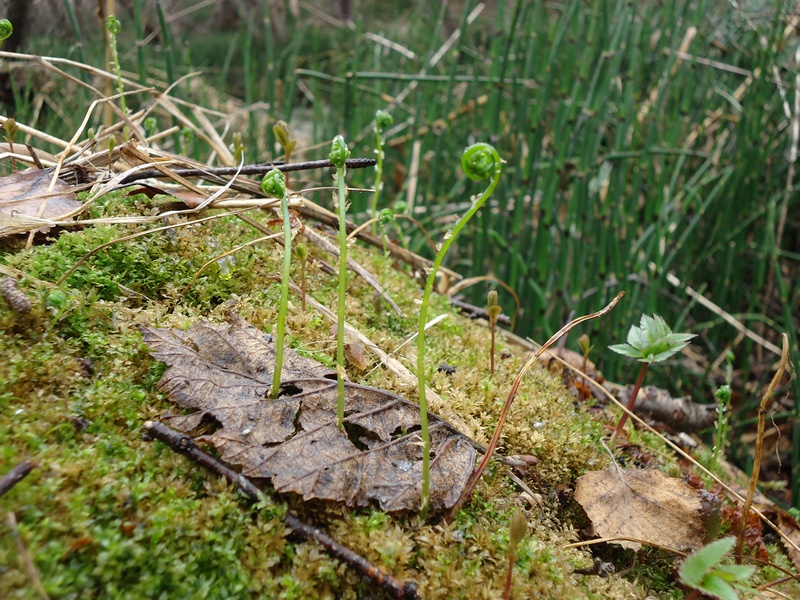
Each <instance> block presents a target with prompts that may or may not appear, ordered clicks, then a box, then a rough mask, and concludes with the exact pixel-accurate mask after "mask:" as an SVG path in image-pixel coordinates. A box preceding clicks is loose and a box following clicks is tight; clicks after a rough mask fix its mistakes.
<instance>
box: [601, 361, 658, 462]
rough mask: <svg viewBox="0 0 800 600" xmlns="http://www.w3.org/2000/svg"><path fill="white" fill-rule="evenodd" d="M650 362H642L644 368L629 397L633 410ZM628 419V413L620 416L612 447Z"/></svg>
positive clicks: (629, 403) (612, 437)
mask: <svg viewBox="0 0 800 600" xmlns="http://www.w3.org/2000/svg"><path fill="white" fill-rule="evenodd" d="M649 364H650V363H642V368H641V369H639V377H638V378H637V379H636V385H634V386H633V391H632V392H631V397H630V398H629V399H628V407H627V408H628V410H629V411H631V412H633V407H634V406H635V405H636V397H637V396H638V395H639V390H640V389H641V388H642V382H644V376H645V375H646V374H647V367H648V366H649ZM627 421H628V413H626V412H625V413H622V415H621V416H620V418H619V422H618V423H617V428H616V429H615V430H614V434H613V435H612V436H611V447H612V448H613V447H614V444H616V442H617V437H618V436H619V434H620V432H621V431H622V428H623V427H625V423H626V422H627Z"/></svg>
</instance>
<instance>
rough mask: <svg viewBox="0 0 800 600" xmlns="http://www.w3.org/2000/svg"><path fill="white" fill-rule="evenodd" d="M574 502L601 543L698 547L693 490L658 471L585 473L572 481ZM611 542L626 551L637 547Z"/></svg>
mask: <svg viewBox="0 0 800 600" xmlns="http://www.w3.org/2000/svg"><path fill="white" fill-rule="evenodd" d="M575 500H577V501H578V502H579V503H580V505H581V506H583V509H584V510H585V511H586V514H587V515H589V519H591V521H592V525H593V526H594V529H595V531H596V532H597V534H598V535H600V536H602V537H604V538H633V539H637V540H642V541H646V542H650V543H652V544H654V545H657V546H662V547H665V548H671V549H674V550H679V551H683V550H688V549H694V548H699V547H700V546H702V545H703V537H704V536H705V530H704V528H703V523H702V521H701V519H700V508H701V503H700V498H699V495H698V493H697V491H696V490H694V489H692V488H691V487H690V486H689V485H687V484H686V483H684V482H683V481H681V480H680V479H675V478H674V477H669V476H668V475H667V474H666V473H663V472H661V471H657V470H655V469H637V470H631V471H626V470H623V469H620V468H617V467H610V468H608V469H605V470H604V471H593V472H591V473H586V475H583V476H581V477H579V478H578V483H577V485H576V486H575ZM616 543H618V544H620V545H621V546H623V547H625V548H630V549H632V550H639V549H640V548H641V546H642V545H641V544H640V543H638V542H633V541H627V540H620V541H618V542H616Z"/></svg>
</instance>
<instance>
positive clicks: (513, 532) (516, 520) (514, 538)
mask: <svg viewBox="0 0 800 600" xmlns="http://www.w3.org/2000/svg"><path fill="white" fill-rule="evenodd" d="M526 535H528V519H526V518H525V513H524V512H523V510H522V509H521V508H519V507H517V508H516V510H515V511H514V516H513V517H511V526H510V528H509V530H508V574H507V575H506V587H505V589H504V590H503V600H508V597H509V596H510V595H511V574H512V572H513V570H514V555H515V554H516V552H517V546H519V543H520V542H521V541H522V540H524V539H525V536H526Z"/></svg>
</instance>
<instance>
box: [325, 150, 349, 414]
mask: <svg viewBox="0 0 800 600" xmlns="http://www.w3.org/2000/svg"><path fill="white" fill-rule="evenodd" d="M348 156H350V150H349V149H348V147H347V144H346V143H345V141H344V138H343V137H342V136H341V135H337V136H336V137H335V138H333V142H332V143H331V152H330V154H329V155H328V158H329V160H330V161H331V162H332V163H333V166H334V167H336V174H335V178H336V186H337V191H338V194H337V200H336V204H337V209H338V212H339V302H338V306H337V311H336V375H337V377H336V380H337V402H336V425H337V426H338V427H339V429H342V428H343V427H344V377H345V370H344V298H345V292H346V291H347V220H346V215H347V188H346V187H345V185H344V177H345V172H346V169H345V163H346V161H347V157H348Z"/></svg>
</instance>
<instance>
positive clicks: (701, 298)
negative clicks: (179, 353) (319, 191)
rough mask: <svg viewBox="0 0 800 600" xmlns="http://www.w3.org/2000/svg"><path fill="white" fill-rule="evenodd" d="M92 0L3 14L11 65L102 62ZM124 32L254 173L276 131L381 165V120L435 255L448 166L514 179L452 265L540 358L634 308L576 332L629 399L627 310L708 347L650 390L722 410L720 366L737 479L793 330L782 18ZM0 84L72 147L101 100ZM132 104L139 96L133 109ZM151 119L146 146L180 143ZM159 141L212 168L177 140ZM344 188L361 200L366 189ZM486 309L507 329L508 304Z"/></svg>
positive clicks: (769, 9)
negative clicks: (561, 332) (550, 340)
mask: <svg viewBox="0 0 800 600" xmlns="http://www.w3.org/2000/svg"><path fill="white" fill-rule="evenodd" d="M98 4H101V5H102V4H103V3H98V2H94V1H89V0H36V1H30V0H22V2H17V1H14V0H6V1H5V2H0V11H1V12H2V13H3V14H2V15H0V16H8V18H9V19H11V20H12V21H13V23H14V27H15V35H14V36H12V38H10V39H9V40H7V41H6V42H5V44H4V46H3V50H6V51H7V50H14V51H18V52H30V53H36V54H43V55H50V56H58V57H65V58H70V59H73V60H77V61H82V62H86V63H89V64H92V65H96V66H100V67H103V66H105V61H106V58H105V49H104V36H105V29H104V26H103V20H102V19H101V18H98V14H97V13H98ZM116 14H117V17H118V18H119V20H120V21H121V23H122V31H121V33H120V35H119V38H118V44H119V48H120V59H121V63H122V68H123V72H124V74H125V75H126V76H128V77H130V78H134V79H136V78H138V79H139V80H140V81H142V82H146V83H147V84H148V85H153V86H155V87H157V88H159V89H166V87H167V86H168V85H169V84H171V83H174V82H176V81H178V80H179V79H180V78H181V77H184V76H187V75H190V74H192V75H191V76H189V77H186V78H185V79H183V80H181V81H180V83H178V85H176V86H175V87H174V89H173V90H172V92H171V94H172V95H173V96H175V97H177V98H180V99H184V100H187V101H191V102H193V103H196V104H199V105H202V106H207V107H212V108H214V109H216V110H217V111H219V113H218V118H217V120H216V122H214V126H215V127H216V128H217V130H218V131H220V132H221V134H222V135H223V138H224V140H225V141H226V142H228V143H230V142H231V138H232V135H233V134H234V133H235V132H241V133H242V134H243V136H244V139H245V149H246V161H247V162H253V163H254V162H264V161H267V160H270V159H272V158H280V157H282V154H283V153H282V151H281V150H280V149H279V148H278V147H277V146H276V145H275V140H274V137H273V134H272V125H273V124H274V123H275V121H276V120H278V119H283V120H284V121H286V122H287V123H288V124H289V127H290V130H291V131H292V133H293V135H294V136H295V137H296V138H297V139H298V140H299V142H300V143H299V148H298V151H297V152H296V154H295V156H296V157H298V158H299V157H302V158H322V157H324V156H325V155H326V153H327V150H326V147H327V145H328V144H329V142H330V140H331V138H332V137H333V136H334V135H335V134H337V133H341V134H343V135H344V136H345V137H346V139H347V140H348V143H349V144H350V146H351V149H353V151H354V155H356V156H372V155H373V152H374V148H375V134H374V131H373V126H374V115H375V111H376V110H378V109H383V110H389V111H391V113H392V114H393V116H394V126H393V127H392V128H391V129H390V130H389V131H388V132H387V136H386V138H387V145H386V171H385V172H386V179H385V188H384V191H383V194H382V197H381V207H391V208H393V209H394V210H395V211H396V212H404V213H407V214H413V216H414V217H415V218H417V219H419V220H420V221H421V222H422V223H423V224H424V225H425V226H426V227H427V228H428V229H429V231H430V232H431V235H432V236H433V237H434V239H441V238H442V236H443V235H444V234H445V232H446V231H447V229H448V227H449V226H450V225H451V224H452V223H453V222H454V220H455V219H456V218H457V215H460V214H461V213H463V211H464V210H465V208H466V207H467V206H468V204H469V202H470V195H471V194H472V193H475V192H476V189H475V187H474V185H471V184H469V183H468V182H467V181H466V180H465V178H464V177H463V175H462V174H461V173H460V169H459V168H458V162H459V158H460V156H461V153H462V151H463V149H464V147H465V146H466V145H468V144H470V143H472V142H475V141H487V142H490V143H492V144H494V145H495V146H496V147H497V149H498V151H499V152H500V154H501V156H503V157H504V159H505V160H506V161H507V167H506V170H505V173H504V175H503V178H502V180H501V183H500V186H499V188H498V191H497V192H496V193H495V194H494V196H493V199H492V203H491V206H490V207H486V208H484V209H483V210H482V212H481V213H480V214H479V217H478V218H477V219H476V220H475V222H474V223H472V224H471V225H470V227H469V230H468V231H465V232H464V233H463V234H462V236H463V237H461V238H460V239H459V242H458V248H456V249H455V251H454V253H453V254H452V255H451V256H450V257H449V259H448V266H449V267H451V268H453V269H455V270H456V271H458V272H460V273H462V274H463V275H464V276H479V275H487V274H491V275H494V276H496V277H497V278H499V279H502V280H503V281H505V282H506V283H507V284H508V285H509V286H511V288H513V289H514V290H515V291H516V292H517V293H518V294H519V296H520V297H521V298H522V306H523V313H522V315H521V316H520V318H519V319H518V326H517V333H519V334H521V335H528V336H532V337H534V338H535V339H543V338H545V337H547V336H548V335H550V334H551V333H553V332H554V331H556V330H557V329H558V328H559V327H560V326H561V325H562V324H563V323H564V322H565V321H566V320H567V319H568V317H569V315H571V314H573V313H574V314H583V313H587V312H592V311H594V310H597V309H598V308H600V307H601V306H603V305H604V304H605V303H606V302H608V301H609V300H610V299H611V298H612V297H613V296H614V295H615V294H617V293H618V292H619V291H621V290H626V291H627V296H626V298H625V300H624V301H623V305H622V306H621V307H620V308H618V309H617V310H616V311H614V312H613V313H612V314H611V315H610V316H609V317H607V318H605V319H603V320H601V321H599V322H595V323H594V324H593V325H592V327H593V329H592V330H591V331H590V335H591V339H592V343H593V344H595V347H596V350H595V352H594V355H593V357H592V358H593V359H594V360H595V361H596V362H597V363H598V366H599V367H600V368H601V369H602V370H603V371H604V373H605V374H606V376H607V377H609V378H611V379H614V380H616V381H620V382H623V383H632V380H633V376H634V375H633V373H634V371H635V370H636V367H635V366H632V365H630V364H629V363H628V364H626V363H625V362H624V361H622V360H620V359H619V358H618V357H616V356H615V355H613V354H612V353H610V352H607V351H606V350H605V346H606V345H607V344H609V343H615V342H619V341H623V340H624V338H625V335H626V333H627V331H628V328H629V327H630V325H631V324H633V323H638V321H639V317H640V315H641V313H642V312H645V313H648V314H652V313H654V312H657V313H659V314H661V315H662V316H664V317H665V319H666V320H667V322H668V323H670V324H671V325H673V328H674V329H675V330H676V331H691V332H694V333H697V334H699V336H700V337H699V338H698V339H697V341H696V343H695V344H693V346H692V348H693V351H692V352H691V353H690V354H688V355H684V357H683V359H682V360H681V361H680V363H679V364H674V365H672V366H670V367H667V368H661V369H655V370H654V371H653V373H652V379H651V382H653V383H657V384H660V385H662V386H665V387H668V388H669V389H670V390H671V391H672V392H673V393H674V394H687V395H691V396H692V397H694V398H695V399H698V400H700V401H703V402H711V401H713V394H714V391H715V389H716V388H717V386H718V385H720V384H721V383H723V381H724V379H725V375H724V372H725V356H726V354H727V353H728V351H732V352H733V353H734V355H735V360H734V362H733V365H734V391H735V395H734V406H735V411H736V412H735V420H734V422H733V429H732V434H731V441H732V442H733V446H732V448H731V451H732V453H733V455H734V457H735V458H738V459H739V461H740V462H741V463H743V465H744V466H745V468H748V467H749V465H748V459H749V452H748V451H749V449H748V448H747V447H746V445H742V444H741V443H740V441H741V440H742V439H743V436H744V437H745V438H746V431H747V430H749V428H751V427H752V423H753V421H754V413H755V406H756V405H757V403H758V400H759V397H760V394H761V393H762V390H763V389H764V387H765V385H766V382H767V381H768V379H769V378H770V377H771V375H772V371H773V366H774V363H775V361H776V358H777V357H776V356H775V354H774V353H773V352H772V351H771V350H770V349H769V348H768V347H765V346H764V344H762V343H757V342H755V341H753V339H752V338H753V337H754V336H753V335H752V334H755V335H757V336H762V337H763V338H765V339H766V340H768V341H769V342H772V343H776V342H777V339H778V333H779V332H782V331H786V332H787V333H789V335H790V336H791V346H792V353H793V355H792V357H793V361H794V363H795V364H798V363H797V361H798V346H797V331H798V323H799V322H800V310H798V309H799V308H800V284H799V283H798V282H799V281H800V219H798V215H800V212H798V208H799V205H800V200H798V188H797V181H798V177H797V169H796V158H797V149H798V138H800V122H799V121H798V119H800V84H799V83H798V81H799V80H798V77H799V76H798V67H799V66H800V35H799V33H800V11H798V8H797V6H796V5H795V3H793V2H789V1H787V2H780V1H774V0H752V1H747V0H745V1H740V2H735V1H733V0H729V1H724V0H691V1H690V0H676V1H674V2H659V1H656V0H645V1H641V2H628V1H624V0H619V1H614V0H583V1H581V0H564V1H563V2H544V1H535V0H529V1H525V0H507V1H503V0H498V1H497V2H487V3H485V4H484V3H478V2H474V1H471V0H461V1H458V2H446V1H442V2H420V1H414V2H394V3H392V2H380V1H373V0H370V1H367V0H364V1H360V2H359V1H349V0H342V1H341V2H338V3H328V2H319V1H314V2H299V1H297V0H288V1H287V0H225V1H216V2H212V1H207V0H206V1H190V0H182V1H179V0H173V1H167V0H164V1H161V2H157V1H155V0H127V1H122V0H117V2H116ZM63 68H64V69H65V70H69V72H71V73H73V74H74V75H75V76H76V77H77V78H78V79H81V80H83V81H84V82H87V83H95V84H97V86H100V84H99V83H97V82H93V80H92V76H91V75H90V74H87V73H85V72H82V71H80V70H77V69H74V70H70V68H69V67H68V66H63ZM0 85H1V87H0V93H1V94H2V96H1V97H0V102H2V104H0V110H2V113H3V115H4V116H13V117H15V118H16V119H17V121H18V122H20V123H24V124H26V125H29V126H32V127H36V128H37V129H40V130H42V131H47V132H48V133H51V134H52V135H55V136H58V137H61V138H64V139H69V138H70V137H71V135H72V133H73V132H74V131H75V130H76V129H77V127H78V125H79V123H80V121H81V120H82V118H83V116H84V114H85V111H86V109H87V107H88V105H89V103H90V102H91V100H93V99H94V97H93V96H92V93H91V92H90V91H89V90H87V89H86V88H84V87H82V86H80V85H78V84H77V83H75V82H69V81H67V80H64V79H63V78H56V77H54V76H53V75H52V74H50V73H49V72H48V71H47V70H46V69H42V68H36V67H35V66H32V64H31V63H30V62H19V61H14V60H9V59H8V58H6V60H5V61H4V64H3V68H2V73H0ZM148 102H152V96H151V95H146V94H142V95H141V96H140V97H138V99H137V98H136V97H133V98H131V99H129V100H128V106H129V107H131V108H132V109H134V110H135V109H136V108H137V106H138V105H137V103H139V104H144V103H148ZM155 116H156V117H157V118H158V121H157V122H156V124H155V125H154V126H153V125H152V124H151V128H152V127H155V128H156V129H159V128H161V129H166V128H168V127H170V126H172V125H173V124H174V123H173V120H172V118H171V117H169V116H165V115H158V114H156V115H155ZM92 125H93V126H95V127H99V126H100V125H101V122H100V120H99V117H98V120H97V122H96V123H92ZM159 144H161V145H162V147H164V148H165V149H168V150H172V151H175V152H181V153H186V154H190V155H192V156H193V157H195V158H198V159H201V160H208V158H209V155H210V149H209V148H208V147H207V146H205V145H204V144H203V143H202V140H199V139H192V138H190V137H188V136H181V135H176V136H172V137H169V138H165V139H162V140H161V141H159ZM51 150H53V151H55V150H58V149H57V148H52V149H51ZM348 181H349V182H350V183H351V184H352V185H354V186H365V187H370V186H372V185H373V183H374V181H373V175H372V173H365V172H353V173H352V174H351V176H350V177H349V179H348ZM321 201H323V202H326V201H327V199H324V198H323V199H322V200H321ZM369 201H370V199H369V196H367V195H356V194H354V195H353V197H352V202H353V205H352V208H351V212H352V214H353V218H354V219H356V220H357V221H358V220H361V221H363V220H366V218H367V217H368V214H367V213H368V210H369V206H368V204H369ZM401 223H402V224H403V228H404V235H405V236H406V237H407V238H408V239H409V243H410V245H411V247H412V249H413V250H415V251H417V252H419V253H421V254H424V255H428V256H430V255H431V250H430V248H428V246H427V244H426V241H425V238H424V236H422V235H421V234H420V231H419V230H418V229H416V228H415V227H414V226H412V225H410V224H407V222H406V221H402V222H401ZM486 291H487V289H486V288H480V286H476V287H473V288H471V290H469V291H468V293H471V294H472V296H471V297H470V300H471V301H472V302H474V303H475V304H479V305H482V304H484V303H485V298H486ZM498 292H499V294H500V303H501V304H502V305H503V306H504V308H505V309H506V311H507V312H510V311H511V309H512V307H513V300H512V299H511V297H510V296H509V295H507V292H506V291H505V290H504V289H502V288H498ZM726 315H728V316H729V317H731V318H728V317H726ZM732 321H734V322H738V323H740V324H741V325H743V326H744V328H746V329H747V330H748V332H749V333H748V335H745V333H744V332H743V328H742V327H741V326H738V327H737V326H735V325H734V324H732V323H731V322H732ZM575 342H576V340H571V341H570V342H569V343H568V345H569V346H571V347H575ZM659 378H660V379H659ZM787 386H788V389H787ZM787 391H788V392H789V393H788V394H787ZM799 391H800V389H798V383H797V380H795V381H794V382H793V383H787V384H786V385H785V386H784V387H783V388H782V389H781V390H780V399H779V401H778V402H777V403H776V405H774V406H777V413H776V414H775V415H774V421H775V423H776V425H777V426H778V427H779V429H780V432H781V434H782V435H781V437H780V439H781V442H780V443H779V444H778V445H777V450H776V452H775V454H774V456H775V457H778V456H780V457H781V458H782V460H783V465H784V467H783V477H786V476H787V470H791V477H790V482H791V487H792V490H793V491H794V494H793V495H792V496H791V497H793V498H795V502H797V499H798V498H799V497H800V494H798V484H800V472H798V469H800V429H798V428H794V429H793V428H792V422H793V420H794V418H795V417H796V416H797V413H798V410H799V409H798V406H797V402H796V401H795V399H796V398H798V392H799ZM789 465H791V468H789ZM784 498H785V499H787V500H788V499H789V498H790V496H788V495H787V496H785V497H784Z"/></svg>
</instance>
